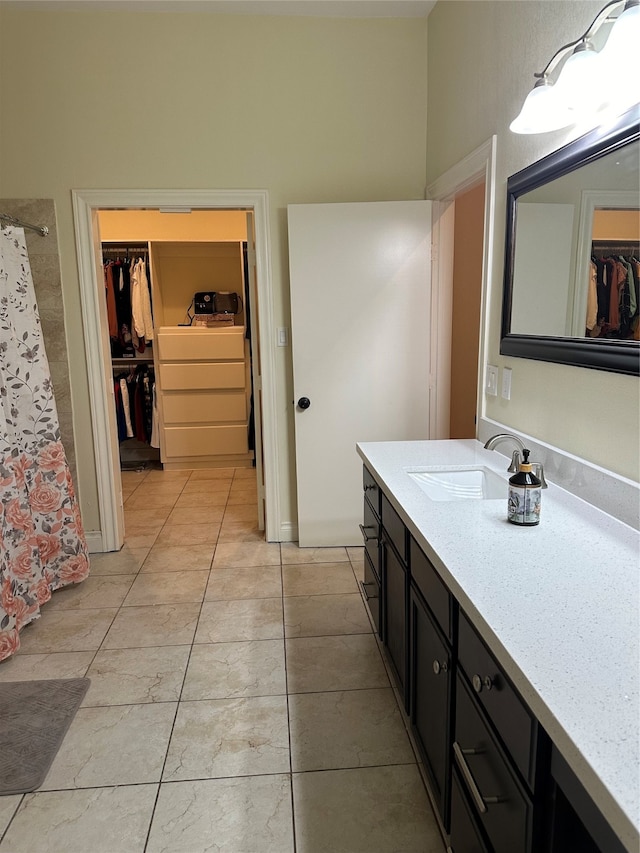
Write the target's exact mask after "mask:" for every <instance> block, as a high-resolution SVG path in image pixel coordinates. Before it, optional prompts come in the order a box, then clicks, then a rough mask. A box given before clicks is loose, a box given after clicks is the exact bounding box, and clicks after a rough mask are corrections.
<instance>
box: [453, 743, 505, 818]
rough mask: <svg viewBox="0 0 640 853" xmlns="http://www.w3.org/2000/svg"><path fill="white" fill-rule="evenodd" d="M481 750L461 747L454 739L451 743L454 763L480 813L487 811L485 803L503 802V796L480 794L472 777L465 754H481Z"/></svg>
mask: <svg viewBox="0 0 640 853" xmlns="http://www.w3.org/2000/svg"><path fill="white" fill-rule="evenodd" d="M483 752H484V750H482V749H462V748H461V746H460V744H459V743H458V742H457V741H454V743H453V753H454V755H455V759H456V763H457V765H458V767H459V768H460V770H461V772H462V775H463V776H464V780H465V782H466V783H467V787H468V789H469V791H470V793H471V796H472V797H473V800H474V802H475V804H476V808H477V809H478V811H479V812H480V814H485V813H486V812H487V811H488V809H487V804H489V805H493V804H494V803H502V802H504V797H483V796H482V794H481V793H480V789H479V788H478V786H477V785H476V780H475V779H474V778H473V774H472V772H471V770H470V768H469V765H468V764H467V759H466V758H465V755H482V753H483Z"/></svg>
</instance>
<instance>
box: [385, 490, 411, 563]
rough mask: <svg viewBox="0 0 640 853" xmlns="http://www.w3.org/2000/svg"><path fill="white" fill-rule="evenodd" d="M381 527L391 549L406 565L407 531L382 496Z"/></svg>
mask: <svg viewBox="0 0 640 853" xmlns="http://www.w3.org/2000/svg"><path fill="white" fill-rule="evenodd" d="M381 513H382V516H381V517H382V526H383V527H384V529H385V532H386V534H387V538H388V539H389V540H390V541H391V542H392V543H393V547H394V548H395V549H396V551H397V552H398V555H399V556H400V559H401V560H402V562H403V563H404V564H405V565H406V564H407V529H406V527H405V526H404V522H403V521H402V519H401V518H400V516H399V515H398V513H397V512H396V511H395V509H394V508H393V507H392V506H391V504H390V503H389V501H388V500H387V498H386V496H385V495H384V494H383V495H382V499H381Z"/></svg>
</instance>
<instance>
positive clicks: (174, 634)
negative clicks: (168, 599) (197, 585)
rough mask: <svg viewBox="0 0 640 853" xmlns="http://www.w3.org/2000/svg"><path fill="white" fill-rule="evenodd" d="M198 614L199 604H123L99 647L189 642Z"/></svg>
mask: <svg viewBox="0 0 640 853" xmlns="http://www.w3.org/2000/svg"><path fill="white" fill-rule="evenodd" d="M199 613H200V605H199V604H157V605H155V607H123V608H122V609H121V610H120V611H119V613H118V615H117V616H116V618H115V619H114V621H113V625H112V626H111V628H110V629H109V633H108V634H107V636H106V637H105V640H104V643H103V644H102V648H103V649H135V648H141V647H147V648H148V647H149V646H180V645H184V644H191V642H192V641H193V636H194V634H195V631H196V625H197V624H198V614H199Z"/></svg>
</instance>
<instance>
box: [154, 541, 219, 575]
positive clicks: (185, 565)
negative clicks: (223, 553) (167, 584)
mask: <svg viewBox="0 0 640 853" xmlns="http://www.w3.org/2000/svg"><path fill="white" fill-rule="evenodd" d="M212 560H213V545H165V546H161V545H155V546H154V547H153V548H152V549H151V550H150V551H149V554H148V556H147V559H146V560H145V561H144V563H143V565H142V570H141V571H142V574H145V573H146V572H179V571H190V572H191V571H208V570H209V569H210V567H211V561H212Z"/></svg>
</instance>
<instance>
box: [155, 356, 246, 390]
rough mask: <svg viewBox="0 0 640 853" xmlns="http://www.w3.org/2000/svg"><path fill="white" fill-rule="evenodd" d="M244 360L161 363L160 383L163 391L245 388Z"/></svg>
mask: <svg viewBox="0 0 640 853" xmlns="http://www.w3.org/2000/svg"><path fill="white" fill-rule="evenodd" d="M244 384H245V365H244V362H243V361H238V362H235V361H230V362H226V363H221V364H215V363H211V364H207V363H202V364H194V363H189V364H161V365H160V385H161V387H162V390H163V391H186V390H189V391H195V390H211V389H214V388H244Z"/></svg>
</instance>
